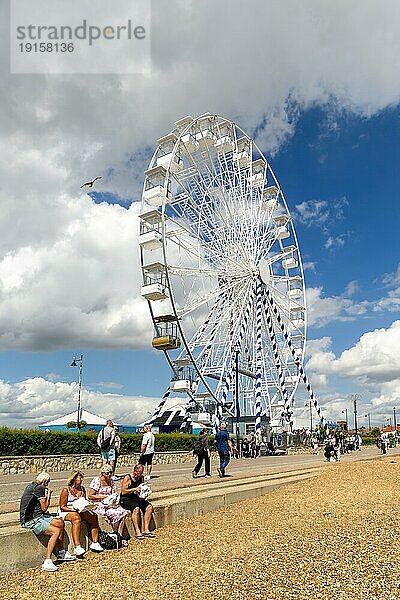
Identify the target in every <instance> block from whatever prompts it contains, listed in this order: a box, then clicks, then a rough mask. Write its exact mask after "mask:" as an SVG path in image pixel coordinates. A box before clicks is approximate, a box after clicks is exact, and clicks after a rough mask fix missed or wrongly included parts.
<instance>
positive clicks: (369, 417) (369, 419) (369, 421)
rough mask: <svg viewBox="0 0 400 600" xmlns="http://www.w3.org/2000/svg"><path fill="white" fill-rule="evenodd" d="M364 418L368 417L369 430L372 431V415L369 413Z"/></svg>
mask: <svg viewBox="0 0 400 600" xmlns="http://www.w3.org/2000/svg"><path fill="white" fill-rule="evenodd" d="M364 417H366V418H367V417H368V429H369V430H371V414H370V413H367V414H366V415H364Z"/></svg>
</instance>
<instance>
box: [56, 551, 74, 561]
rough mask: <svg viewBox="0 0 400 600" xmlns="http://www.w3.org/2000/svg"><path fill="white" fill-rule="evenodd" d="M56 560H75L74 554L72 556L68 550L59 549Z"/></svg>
mask: <svg viewBox="0 0 400 600" xmlns="http://www.w3.org/2000/svg"><path fill="white" fill-rule="evenodd" d="M57 559H58V560H76V556H72V554H70V553H69V552H68V550H60V552H59V553H58V555H57Z"/></svg>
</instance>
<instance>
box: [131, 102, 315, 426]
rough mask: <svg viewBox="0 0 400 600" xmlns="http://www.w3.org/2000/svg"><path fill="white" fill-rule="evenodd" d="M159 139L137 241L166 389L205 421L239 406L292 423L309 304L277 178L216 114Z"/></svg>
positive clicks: (247, 140) (246, 412)
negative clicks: (184, 398)
mask: <svg viewBox="0 0 400 600" xmlns="http://www.w3.org/2000/svg"><path fill="white" fill-rule="evenodd" d="M157 143H158V146H157V149H156V151H155V153H154V155H153V157H152V159H151V162H150V165H149V168H148V170H147V171H145V181H144V187H143V194H142V206H141V214H140V235H139V244H140V248H141V267H142V273H143V286H142V296H143V297H144V298H145V299H146V300H147V301H148V304H149V308H150V312H151V316H152V319H153V323H154V329H155V335H154V338H153V347H154V348H157V349H159V350H162V351H163V352H164V353H165V356H166V358H167V360H168V362H169V364H170V366H171V368H172V378H171V382H170V385H169V387H168V390H167V394H166V395H169V394H170V393H178V394H179V393H186V394H187V395H188V396H189V406H190V411H191V413H192V419H193V420H195V421H199V422H202V423H204V424H210V423H211V421H214V422H216V425H217V426H218V424H219V421H220V420H221V418H223V416H224V415H227V414H228V415H229V414H231V415H233V414H236V415H237V414H238V413H239V412H240V415H242V416H243V415H247V416H249V415H254V418H255V423H256V427H260V423H261V417H262V415H264V414H265V415H267V416H268V417H269V418H270V419H277V418H278V419H281V421H282V423H283V424H284V423H286V424H288V423H289V422H290V421H291V416H290V415H291V413H292V409H291V407H292V405H293V402H294V396H295V392H296V388H297V386H298V383H299V379H300V377H301V376H302V377H303V379H304V378H305V375H304V371H303V368H302V364H303V357H304V347H305V341H306V303H305V287H304V276H303V269H302V262H301V256H300V250H299V246H298V242H297V237H296V233H295V230H294V227H293V223H292V219H291V216H290V213H289V209H288V207H287V204H286V201H285V198H284V196H283V193H282V190H281V188H280V186H279V183H278V181H277V179H276V177H275V175H274V173H273V171H272V169H271V167H270V165H269V163H268V161H267V159H266V158H265V157H264V156H263V154H262V152H261V151H260V149H259V148H258V147H257V145H256V144H255V142H254V141H253V140H252V139H251V138H250V137H249V136H248V135H247V134H246V133H245V132H244V131H243V130H242V129H241V128H240V127H239V126H238V125H237V124H235V123H234V122H232V121H230V120H229V119H226V118H223V117H221V116H218V115H211V114H209V113H207V114H204V115H201V116H200V117H198V118H192V117H185V118H184V119H181V120H179V121H177V122H176V123H175V128H174V130H173V131H172V132H171V133H169V134H168V135H166V136H165V137H162V138H160V139H159V140H157ZM306 383H307V382H306ZM309 391H310V390H309ZM310 393H311V394H312V392H311V391H310ZM161 404H162V403H161ZM315 406H316V408H317V403H316V401H315ZM317 409H318V408H317ZM155 414H156V413H155Z"/></svg>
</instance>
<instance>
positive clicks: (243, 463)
mask: <svg viewBox="0 0 400 600" xmlns="http://www.w3.org/2000/svg"><path fill="white" fill-rule="evenodd" d="M389 452H390V453H391V454H392V455H393V454H394V453H396V454H397V453H398V452H400V447H399V448H396V449H391V450H390V451H389ZM376 456H379V451H378V449H377V448H376V447H370V448H362V450H361V451H358V452H350V453H348V454H345V455H344V456H342V461H344V462H347V461H353V460H358V459H360V458H365V459H368V458H372V457H376ZM195 463H196V461H195V459H193V462H192V463H189V464H188V463H186V464H176V465H155V466H154V467H153V477H152V479H151V487H152V490H153V491H154V492H157V491H163V490H169V489H171V488H179V487H188V486H193V485H212V484H213V483H218V482H219V481H220V478H219V477H218V475H217V466H218V464H219V463H218V461H216V460H214V461H212V464H211V472H212V474H213V476H212V478H210V479H204V477H201V476H200V477H198V478H197V479H195V480H193V479H192V469H193V467H194V465H195ZM322 464H324V461H323V456H322V454H321V452H320V454H319V456H314V455H313V454H311V452H310V453H309V454H297V455H291V456H272V457H270V456H268V457H259V458H257V459H255V460H254V459H250V458H242V459H238V460H231V462H230V464H229V467H228V471H227V472H228V473H229V475H231V476H232V478H233V477H240V478H242V477H249V476H252V475H257V474H264V473H267V474H269V473H284V472H286V471H292V470H296V469H299V468H303V467H316V466H321V465H322ZM126 472H127V469H126V468H123V469H118V468H117V473H119V474H124V473H126ZM201 473H204V468H202V470H201ZM50 475H51V483H50V488H51V489H53V499H54V500H56V499H57V498H58V494H59V492H60V490H61V488H62V487H63V486H64V485H65V481H66V479H67V478H68V477H69V475H70V472H69V471H66V472H63V471H61V472H55V473H50ZM95 475H98V470H87V471H85V481H84V485H86V487H87V486H88V484H89V483H90V481H91V479H92V477H94V476H95ZM34 477H35V475H34V474H29V473H28V474H23V475H4V476H3V477H2V479H1V481H0V514H1V513H2V512H8V511H10V510H16V503H18V502H19V499H20V497H21V494H22V492H23V490H24V488H25V486H26V485H27V484H28V483H29V482H30V481H32V480H33V479H34Z"/></svg>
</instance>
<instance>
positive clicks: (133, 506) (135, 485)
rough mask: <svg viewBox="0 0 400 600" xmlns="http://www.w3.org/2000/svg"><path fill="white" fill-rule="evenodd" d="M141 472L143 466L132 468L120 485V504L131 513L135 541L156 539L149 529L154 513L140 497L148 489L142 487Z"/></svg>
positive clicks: (151, 507)
mask: <svg viewBox="0 0 400 600" xmlns="http://www.w3.org/2000/svg"><path fill="white" fill-rule="evenodd" d="M143 471H144V467H143V465H141V464H138V465H136V466H135V467H133V468H132V470H131V473H130V474H128V475H125V477H124V479H123V480H122V485H121V498H120V504H121V506H122V508H125V510H130V511H131V517H132V524H133V527H134V529H135V536H136V539H137V540H143V539H145V538H155V537H156V536H155V534H154V533H152V532H151V531H150V529H149V527H150V521H151V517H152V515H153V512H154V509H153V506H152V505H151V504H150V502H149V501H148V500H147V499H146V498H143V497H141V496H143V495H144V494H143V490H144V489H147V490H148V489H149V488H148V486H143V484H144V478H143ZM140 513H142V515H143V531H141V529H140Z"/></svg>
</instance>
